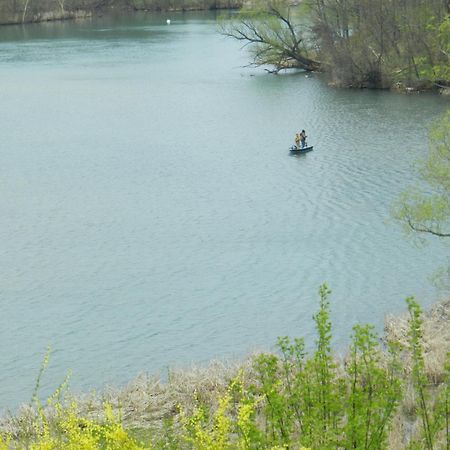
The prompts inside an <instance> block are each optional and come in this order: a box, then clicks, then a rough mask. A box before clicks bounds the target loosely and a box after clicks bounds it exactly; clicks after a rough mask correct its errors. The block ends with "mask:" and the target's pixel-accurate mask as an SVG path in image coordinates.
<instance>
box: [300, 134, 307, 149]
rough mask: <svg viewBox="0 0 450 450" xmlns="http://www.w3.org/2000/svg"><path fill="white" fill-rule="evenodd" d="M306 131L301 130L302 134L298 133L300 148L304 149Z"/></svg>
mask: <svg viewBox="0 0 450 450" xmlns="http://www.w3.org/2000/svg"><path fill="white" fill-rule="evenodd" d="M306 137H307V136H306V131H305V130H302V132H301V133H300V144H301V148H305V147H306Z"/></svg>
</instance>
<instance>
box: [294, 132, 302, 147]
mask: <svg viewBox="0 0 450 450" xmlns="http://www.w3.org/2000/svg"><path fill="white" fill-rule="evenodd" d="M300 141H301V137H300V133H295V146H296V147H297V148H300Z"/></svg>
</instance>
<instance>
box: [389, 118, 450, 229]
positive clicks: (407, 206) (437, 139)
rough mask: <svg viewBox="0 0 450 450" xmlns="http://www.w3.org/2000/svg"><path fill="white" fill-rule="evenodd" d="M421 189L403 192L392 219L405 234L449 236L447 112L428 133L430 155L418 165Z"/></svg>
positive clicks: (449, 138)
mask: <svg viewBox="0 0 450 450" xmlns="http://www.w3.org/2000/svg"><path fill="white" fill-rule="evenodd" d="M419 174H420V176H421V180H422V185H421V186H419V187H413V188H410V189H409V190H407V191H405V192H404V193H403V194H402V195H401V196H400V198H399V200H398V201H397V203H396V204H395V205H394V208H393V216H394V218H395V219H396V220H397V221H399V222H400V223H402V224H403V225H404V226H405V230H406V231H415V232H419V233H427V234H429V235H434V236H437V237H448V236H450V110H449V111H447V113H446V114H445V115H444V116H443V117H442V118H441V119H439V120H437V121H436V122H435V123H434V124H433V126H432V127H431V129H430V145H429V153H428V156H427V158H426V159H425V160H424V161H421V162H420V163H419Z"/></svg>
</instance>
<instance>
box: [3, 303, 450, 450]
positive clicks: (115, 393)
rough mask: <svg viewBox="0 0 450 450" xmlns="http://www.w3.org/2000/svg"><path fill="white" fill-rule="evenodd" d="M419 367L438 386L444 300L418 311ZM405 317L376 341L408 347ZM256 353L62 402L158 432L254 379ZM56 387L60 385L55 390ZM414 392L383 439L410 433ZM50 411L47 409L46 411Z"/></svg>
mask: <svg viewBox="0 0 450 450" xmlns="http://www.w3.org/2000/svg"><path fill="white" fill-rule="evenodd" d="M422 320H423V323H422V330H423V340H422V346H423V351H424V355H423V356H424V367H425V372H426V376H427V379H428V383H429V386H430V389H433V386H438V385H439V384H440V383H442V380H443V378H444V366H445V360H446V357H447V354H448V353H449V352H450V299H449V300H446V301H442V302H439V303H436V304H435V305H434V306H432V307H431V308H430V309H428V310H426V311H424V312H423V315H422ZM408 321H409V316H408V314H406V313H402V314H399V315H388V316H385V325H384V335H383V336H382V337H381V342H384V343H386V342H397V343H399V344H401V345H403V346H404V347H405V348H407V347H408V343H407V342H408V332H409V324H408ZM261 353H267V352H258V353H255V354H252V355H249V356H247V358H245V359H243V360H241V361H224V360H216V361H211V362H210V363H209V365H208V366H207V367H201V366H192V367H190V368H184V369H171V370H169V372H168V374H167V379H166V380H164V381H163V380H162V378H161V376H159V375H149V374H148V373H141V374H139V375H138V376H136V377H135V378H134V379H132V380H131V381H130V383H128V384H127V385H126V386H124V387H113V386H111V387H108V388H106V389H104V390H103V392H101V393H96V392H92V393H90V394H79V393H77V394H72V393H70V392H67V393H66V397H65V402H66V403H67V404H70V403H72V404H76V408H77V414H78V415H79V417H89V418H90V419H91V420H94V421H97V420H100V421H101V420H103V418H104V405H105V403H107V404H108V405H111V406H112V408H113V409H114V410H115V411H116V413H117V416H118V417H120V418H121V421H122V422H123V426H124V429H125V430H127V431H128V432H130V433H131V434H132V435H134V436H135V437H136V438H139V437H140V436H141V435H144V434H146V433H148V432H149V431H150V432H151V434H152V435H153V436H155V435H156V436H158V434H159V433H161V432H162V430H163V429H164V424H165V422H167V420H169V421H175V422H176V421H177V420H178V418H179V414H180V409H182V410H183V411H192V410H193V409H194V408H195V405H196V402H198V401H199V400H200V401H201V402H202V403H203V404H206V405H208V407H209V408H210V409H211V411H214V410H216V408H217V406H218V399H219V398H220V397H221V396H223V395H224V394H225V393H226V391H227V388H228V387H229V386H230V382H231V381H232V380H233V379H235V378H236V376H238V374H240V376H243V378H244V379H246V380H247V382H250V383H251V382H252V380H253V377H254V361H255V358H256V357H257V356H258V355H260V354H261ZM346 357H347V356H346V355H342V354H335V357H334V359H335V362H336V364H337V366H342V364H345V360H346ZM404 364H405V365H404V367H405V371H406V373H407V374H408V375H409V373H410V372H409V371H411V370H412V368H411V365H410V361H409V360H408V359H406V360H405V361H404ZM58 389H60V388H58ZM415 402H416V399H415V398H414V393H413V392H412V391H411V394H410V395H409V394H408V396H407V397H406V398H405V399H404V400H403V402H402V404H401V405H400V407H399V408H398V412H397V415H396V417H395V419H394V423H395V426H394V427H393V434H392V436H390V438H389V440H390V442H391V443H392V444H393V445H394V446H393V447H391V446H389V448H403V447H400V446H398V447H397V446H396V445H395V443H396V442H400V441H402V442H403V441H404V439H405V434H408V433H409V434H411V433H412V430H414V429H415V428H416V427H417V426H418V422H419V420H420V418H419V416H418V415H417V414H416V411H415ZM48 413H49V414H50V415H51V414H52V412H51V410H50V411H49V412H48ZM37 415H38V411H37V410H36V408H35V407H34V406H32V405H23V406H21V407H20V408H19V410H18V411H17V412H16V413H15V414H9V415H4V416H3V417H0V433H8V434H9V435H11V436H19V435H21V434H23V433H28V434H29V433H33V423H35V420H36V417H37Z"/></svg>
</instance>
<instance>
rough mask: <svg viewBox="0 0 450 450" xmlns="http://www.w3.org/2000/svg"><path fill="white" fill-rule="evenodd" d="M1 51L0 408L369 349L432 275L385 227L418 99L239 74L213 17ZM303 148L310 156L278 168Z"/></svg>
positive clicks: (429, 265) (45, 27)
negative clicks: (266, 356)
mask: <svg viewBox="0 0 450 450" xmlns="http://www.w3.org/2000/svg"><path fill="white" fill-rule="evenodd" d="M166 18H167V17H166V16H163V15H161V16H145V15H144V16H137V17H133V18H127V19H121V20H113V19H106V18H104V19H96V20H93V21H83V22H65V23H52V24H41V25H28V26H25V27H3V28H1V29H0V103H1V108H0V124H1V138H0V217H1V222H0V242H1V246H0V280H1V282H0V301H1V315H0V342H1V348H0V408H6V407H7V406H9V407H15V406H16V405H17V404H18V403H19V402H21V401H25V400H27V399H29V397H30V395H31V392H32V389H33V386H34V380H35V378H36V375H37V372H38V368H39V365H40V362H41V360H42V357H43V354H44V352H45V348H46V346H47V345H48V344H50V345H51V346H52V348H53V355H52V360H51V365H50V368H49V370H48V372H47V374H46V377H45V381H44V383H43V384H44V386H43V388H44V392H45V391H48V389H50V388H51V387H55V386H56V385H57V384H59V383H60V382H61V381H62V380H63V378H64V375H65V373H66V371H67V370H68V369H72V371H73V376H72V382H71V384H72V388H73V389H74V390H79V389H83V390H89V389H92V388H101V387H102V386H103V385H104V384H105V383H117V384H122V383H125V382H126V381H128V380H129V379H131V378H132V377H133V376H134V375H136V374H137V373H138V372H139V371H149V372H158V371H164V370H165V368H166V367H168V366H174V365H177V366H180V365H181V366H183V365H188V364H190V363H191V362H197V363H205V362H206V361H208V360H209V359H211V358H215V357H219V358H223V357H233V358H239V357H243V356H244V355H246V354H247V353H248V352H249V351H252V350H255V349H267V348H271V346H272V344H273V343H274V341H275V339H276V337H277V336H278V335H285V334H290V335H303V336H306V338H307V339H308V341H309V342H312V341H313V325H312V322H311V320H310V318H311V315H312V314H313V312H314V311H315V310H316V308H317V294H316V292H317V288H318V286H319V284H320V283H322V282H323V281H327V282H328V284H329V285H330V286H331V288H332V290H333V296H332V298H331V301H332V310H333V313H332V315H333V320H334V325H335V329H334V333H335V338H336V345H338V346H342V345H343V344H344V343H345V342H346V337H347V336H348V335H349V333H350V330H351V326H352V324H354V323H355V322H356V321H371V322H372V323H375V324H376V325H377V326H378V327H379V329H381V327H382V321H383V316H384V314H386V313H391V312H398V311H402V310H403V309H404V303H403V299H404V297H405V296H407V295H411V294H415V295H416V296H417V298H418V299H419V300H420V302H421V303H422V304H423V305H424V306H426V305H429V304H431V303H432V302H433V301H435V300H436V299H437V298H438V296H439V293H438V292H436V291H435V289H434V288H433V287H432V286H431V285H430V284H429V282H428V279H427V277H428V276H429V275H430V274H432V273H433V271H434V270H436V269H437V268H438V267H439V266H440V265H442V264H443V263H445V260H446V256H447V255H446V251H448V249H445V248H444V247H442V246H441V245H440V244H439V243H438V242H431V243H430V245H428V246H427V247H426V248H424V249H419V248H417V247H414V246H413V245H411V243H410V242H408V241H406V240H405V239H404V237H403V235H402V233H401V231H400V230H399V229H398V228H397V227H396V226H395V225H394V224H392V223H389V222H388V221H389V207H390V205H391V203H392V201H393V200H394V199H395V197H396V195H397V194H398V192H399V191H401V190H402V189H404V188H405V187H406V186H407V185H409V184H410V183H413V182H414V181H415V179H416V175H415V174H414V172H413V171H412V168H411V163H412V161H413V160H415V159H416V158H418V157H420V156H422V155H424V154H425V151H426V147H425V145H424V142H425V139H426V126H427V124H428V123H429V122H430V120H432V119H433V118H434V117H436V116H437V115H439V114H440V113H441V112H442V111H444V109H445V108H446V106H447V104H446V103H445V101H444V100H443V99H441V98H439V97H438V96H434V95H411V96H404V95H396V94H391V93H386V92H367V91H348V90H335V89H332V88H329V87H327V86H326V84H325V83H323V82H322V81H321V80H320V79H319V78H318V77H317V76H309V77H306V76H305V75H303V74H299V73H297V74H285V75H280V76H273V75H269V74H266V73H265V72H264V71H263V70H260V71H252V70H249V69H245V68H243V67H242V66H243V65H245V64H246V63H247V62H248V59H247V55H246V54H245V52H241V51H240V50H239V45H238V44H237V43H235V42H233V41H230V40H226V39H225V38H223V37H221V36H220V35H218V34H217V33H216V25H215V19H214V16H213V15H211V14H186V15H174V14H172V15H171V17H170V18H171V19H172V24H171V25H170V26H167V25H166V24H165V21H166ZM301 128H305V129H306V130H307V131H308V133H309V135H310V142H311V143H313V144H314V145H315V151H314V152H312V153H309V154H307V155H301V156H290V155H289V152H288V151H287V148H288V147H289V146H290V145H291V140H292V138H293V134H294V132H295V131H297V130H299V129H301Z"/></svg>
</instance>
